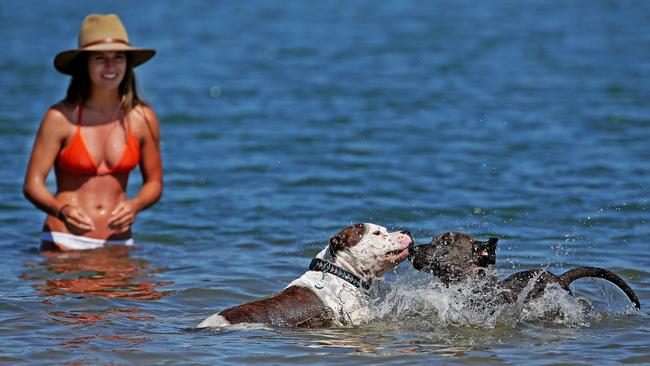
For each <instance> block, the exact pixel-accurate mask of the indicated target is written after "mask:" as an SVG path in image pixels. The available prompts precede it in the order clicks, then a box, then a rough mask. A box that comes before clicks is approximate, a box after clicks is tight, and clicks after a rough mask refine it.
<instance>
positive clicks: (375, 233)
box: [372, 230, 381, 235]
mask: <svg viewBox="0 0 650 366" xmlns="http://www.w3.org/2000/svg"><path fill="white" fill-rule="evenodd" d="M372 235H381V231H379V230H377V231H375V232H374V233H372Z"/></svg>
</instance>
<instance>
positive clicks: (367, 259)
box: [329, 223, 413, 281]
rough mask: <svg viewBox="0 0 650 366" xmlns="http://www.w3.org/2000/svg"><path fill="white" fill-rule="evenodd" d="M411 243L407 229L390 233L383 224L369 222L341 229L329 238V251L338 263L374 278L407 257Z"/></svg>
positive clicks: (364, 276) (368, 277) (411, 238)
mask: <svg viewBox="0 0 650 366" xmlns="http://www.w3.org/2000/svg"><path fill="white" fill-rule="evenodd" d="M412 245H413V237H411V233H409V232H408V231H394V232H392V233H389V232H388V230H386V228H385V227H383V226H379V225H375V224H368V223H366V224H356V225H352V226H348V227H346V228H345V229H343V230H341V231H339V232H338V234H336V235H334V236H333V237H332V238H331V239H330V242H329V250H330V254H331V256H332V257H333V258H335V259H336V261H337V262H338V263H339V264H341V265H342V266H344V267H347V268H346V269H348V270H350V271H351V272H353V273H356V274H357V275H359V276H361V277H362V278H364V279H366V280H370V281H371V280H372V279H373V278H380V277H381V276H382V275H383V274H384V273H386V272H387V271H389V270H391V269H393V268H395V267H396V266H397V265H398V264H399V263H400V262H402V261H403V260H405V259H406V258H407V257H408V256H409V248H410V247H411V246H412Z"/></svg>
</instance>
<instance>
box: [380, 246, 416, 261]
mask: <svg viewBox="0 0 650 366" xmlns="http://www.w3.org/2000/svg"><path fill="white" fill-rule="evenodd" d="M413 245H414V243H413V242H412V241H411V243H410V244H409V245H407V246H406V247H404V248H402V249H395V250H391V251H390V252H386V254H385V256H386V258H393V259H395V258H396V259H400V260H403V259H406V258H408V257H409V256H410V255H411V248H412V247H413Z"/></svg>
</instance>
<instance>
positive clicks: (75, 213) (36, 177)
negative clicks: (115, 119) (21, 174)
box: [23, 107, 93, 230]
mask: <svg viewBox="0 0 650 366" xmlns="http://www.w3.org/2000/svg"><path fill="white" fill-rule="evenodd" d="M68 125H69V123H68V119H67V118H66V117H65V115H64V114H63V112H62V111H61V110H60V109H59V108H58V107H53V108H50V109H49V110H48V111H47V113H46V114H45V117H43V120H42V121H41V125H40V127H39V129H38V132H37V134H36V139H35V140H34V146H33V147H32V154H31V156H30V158H29V164H28V165H27V171H26V172H25V181H24V182H23V194H24V195H25V197H26V198H27V199H28V200H29V201H30V202H32V203H33V204H34V205H35V206H36V207H38V208H39V209H40V210H41V211H43V212H45V213H46V214H48V215H52V216H55V217H58V218H59V219H61V220H62V221H64V222H65V223H66V224H69V225H72V226H74V227H77V228H79V229H82V230H92V229H93V223H92V221H91V220H90V218H88V216H87V215H85V214H84V213H83V211H82V210H81V209H79V208H78V207H76V206H74V205H70V204H67V203H62V202H59V201H58V200H57V199H56V198H55V197H54V195H52V193H51V192H50V191H49V190H48V189H47V186H46V185H45V180H46V179H47V175H48V174H49V172H50V170H51V169H52V166H53V165H54V161H55V160H56V157H57V155H58V154H59V151H61V146H63V142H64V141H65V138H66V136H67V135H68V133H69V132H68V128H69V127H68Z"/></svg>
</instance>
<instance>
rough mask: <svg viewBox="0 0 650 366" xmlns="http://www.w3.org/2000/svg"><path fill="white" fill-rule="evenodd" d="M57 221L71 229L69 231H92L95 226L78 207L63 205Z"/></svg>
mask: <svg viewBox="0 0 650 366" xmlns="http://www.w3.org/2000/svg"><path fill="white" fill-rule="evenodd" d="M58 216H59V220H61V221H63V222H64V223H65V225H66V226H70V227H72V228H73V229H77V230H71V231H93V230H95V224H93V220H91V219H90V217H89V216H88V215H86V213H85V212H84V211H83V210H82V209H81V207H79V206H75V205H70V204H65V205H63V207H61V209H60V210H59V214H58Z"/></svg>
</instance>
